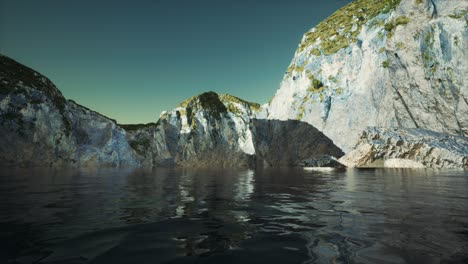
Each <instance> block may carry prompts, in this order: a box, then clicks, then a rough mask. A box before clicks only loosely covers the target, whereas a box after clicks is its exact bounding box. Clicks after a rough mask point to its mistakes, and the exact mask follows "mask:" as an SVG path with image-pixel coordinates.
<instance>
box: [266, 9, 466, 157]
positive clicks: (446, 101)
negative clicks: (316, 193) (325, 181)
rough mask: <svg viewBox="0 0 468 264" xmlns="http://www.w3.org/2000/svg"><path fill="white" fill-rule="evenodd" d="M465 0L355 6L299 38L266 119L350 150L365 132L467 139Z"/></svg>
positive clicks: (340, 11) (339, 11)
mask: <svg viewBox="0 0 468 264" xmlns="http://www.w3.org/2000/svg"><path fill="white" fill-rule="evenodd" d="M467 11H468V1H442V0H421V1H415V0H401V1H400V0H385V1H380V0H357V1H354V2H352V3H351V4H349V5H347V6H346V7H344V8H342V9H340V10H338V11H337V12H336V13H334V14H333V15H332V16H330V17H329V18H327V19H326V20H324V21H323V22H321V23H320V24H318V25H317V26H316V27H314V28H312V29H311V30H309V31H308V32H306V33H305V35H304V37H303V39H302V41H301V43H300V44H299V47H298V49H297V51H296V53H295V55H294V58H293V59H292V62H291V64H290V66H289V68H288V69H287V71H286V73H285V75H284V78H283V80H282V82H281V85H280V88H279V89H278V91H277V92H276V95H275V96H274V97H273V99H272V100H271V102H270V104H269V106H268V109H267V111H268V118H269V119H280V120H288V119H296V120H301V121H304V122H307V123H309V124H312V125H313V126H314V127H316V128H318V129H319V130H321V131H322V132H323V133H324V134H325V135H326V136H328V137H329V138H330V139H332V140H333V141H334V142H335V144H337V146H338V147H340V148H341V149H343V150H344V151H345V152H349V151H350V150H351V149H352V148H353V147H354V146H355V145H356V143H357V142H358V140H359V136H360V134H361V132H362V131H363V130H364V129H366V128H367V127H368V126H379V127H410V128H423V129H429V130H433V131H436V132H440V133H450V134H455V135H465V136H466V134H467V133H468V103H467V102H468V85H467V79H466V76H468V67H466V61H467V54H466V52H467V50H468V49H467V48H466V47H467V40H468V27H467V24H466V21H467V20H468V14H467Z"/></svg>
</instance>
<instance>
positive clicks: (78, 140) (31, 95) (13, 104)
mask: <svg viewBox="0 0 468 264" xmlns="http://www.w3.org/2000/svg"><path fill="white" fill-rule="evenodd" d="M0 135H1V137H0V165H22V166H59V165H110V166H120V165H137V164H138V161H137V160H136V158H135V155H134V154H133V152H132V149H131V148H130V146H129V145H128V143H127V141H126V138H125V131H124V130H123V129H121V128H120V127H119V126H117V124H116V123H115V121H114V120H111V119H109V118H106V117H104V116H102V115H100V114H98V113H96V112H93V111H91V110H89V109H87V108H85V107H82V106H80V105H78V104H76V103H75V102H73V101H67V100H65V98H64V97H63V96H62V94H61V93H60V91H59V90H58V89H57V88H56V87H55V86H54V84H53V83H52V82H51V81H50V80H49V79H47V78H46V77H44V76H42V75H40V74H39V73H37V72H35V71H34V70H32V69H30V68H28V67H26V66H23V65H21V64H19V63H17V62H15V61H14V60H12V59H10V58H7V57H5V56H1V55H0Z"/></svg>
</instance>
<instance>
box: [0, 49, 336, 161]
mask: <svg viewBox="0 0 468 264" xmlns="http://www.w3.org/2000/svg"><path fill="white" fill-rule="evenodd" d="M260 110H261V107H260V105H258V104H255V103H250V102H246V101H244V100H241V99H239V98H237V97H234V96H231V95H227V94H220V95H218V94H216V93H214V92H207V93H203V94H200V95H198V96H194V97H192V98H189V99H187V100H185V101H184V102H182V103H180V104H179V105H178V106H177V107H176V108H175V109H173V110H171V111H168V112H163V113H162V114H161V116H160V119H159V120H158V121H157V122H156V123H150V124H145V125H119V124H117V123H116V122H115V120H112V119H110V118H107V117H105V116H103V115H101V114H99V113H96V112H94V111H92V110H90V109H88V108H86V107H83V106H81V105H79V104H77V103H75V102H74V101H71V100H65V98H64V97H63V96H62V94H61V93H60V91H59V90H58V89H57V88H56V87H55V86H54V85H53V84H52V82H50V80H48V79H47V78H46V77H44V76H42V75H41V74H39V73H38V72H35V71H34V70H32V69H30V68H27V67H25V66H23V65H21V64H19V63H17V62H16V61H14V60H12V59H10V58H7V57H5V56H0V133H1V135H2V137H1V138H0V165H20V166H61V165H77V166H93V165H108V166H146V167H151V166H174V165H176V166H191V167H193V166H195V167H208V166H219V167H254V166H256V165H257V163H259V164H261V165H262V166H263V165H265V164H267V165H268V166H292V165H296V164H298V162H299V160H296V159H307V158H311V157H314V156H317V155H323V154H327V155H332V156H336V157H341V156H342V155H343V153H342V152H341V150H340V149H339V148H338V147H336V146H335V145H334V144H333V142H332V141H331V140H329V139H328V138H327V137H325V136H324V135H323V134H322V133H321V132H319V131H318V130H317V129H315V128H313V127H312V126H311V125H309V124H306V123H302V122H297V121H284V122H281V121H265V122H260V121H256V120H255V118H254V117H255V116H256V114H257V113H260ZM271 139H274V140H273V141H272V140H271ZM306 139H307V140H308V143H307V144H303V141H304V140H306ZM294 146H301V149H300V151H298V150H296V149H295V148H294ZM257 148H258V149H259V150H260V151H258V152H257ZM274 151H278V153H276V154H273V153H269V152H274ZM260 161H261V162H260Z"/></svg>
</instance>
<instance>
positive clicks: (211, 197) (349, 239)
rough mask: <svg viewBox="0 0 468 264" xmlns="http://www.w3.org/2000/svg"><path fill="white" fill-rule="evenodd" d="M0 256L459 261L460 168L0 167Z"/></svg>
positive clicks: (467, 186) (465, 234) (8, 259)
mask: <svg viewBox="0 0 468 264" xmlns="http://www.w3.org/2000/svg"><path fill="white" fill-rule="evenodd" d="M0 212H1V214H0V263H113V264H114V263H116V264H118V263H468V172H464V171H434V170H388V169H387V170H348V171H342V172H306V171H303V170H300V169H284V170H281V169H280V170H278V169H276V170H259V171H252V170H244V171H232V170H183V169H158V170H154V171H131V170H117V169H99V170H91V169H88V170H84V169H82V170H46V169H44V170H38V169H35V170H24V169H23V170H20V169H2V170H1V172H0Z"/></svg>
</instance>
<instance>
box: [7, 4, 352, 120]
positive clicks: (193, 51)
mask: <svg viewBox="0 0 468 264" xmlns="http://www.w3.org/2000/svg"><path fill="white" fill-rule="evenodd" d="M349 2H351V1H350V0H307V1H306V0H288V1H286V0H281V1H277V0H196V1H195V0H153V1H149V0H139V1H130V0H129V1H96V0H95V1H90V0H80V1H74V0H70V1H64V0H40V1H39V0H29V1H26V0H0V53H2V54H4V55H7V56H9V57H11V58H13V59H15V60H17V61H19V62H21V63H23V64H25V65H27V66H29V67H31V68H33V69H35V70H37V71H39V72H40V73H42V74H44V75H46V76H47V77H49V78H50V79H51V80H52V81H53V82H54V83H55V84H56V85H57V87H58V88H59V89H60V90H61V91H62V93H63V94H64V95H65V97H66V98H68V99H73V100H75V101H77V102H78V103H80V104H82V105H84V106H87V107H89V108H91V109H93V110H96V111H98V112H100V113H102V114H104V115H107V116H109V117H111V118H114V119H117V121H118V122H119V123H146V122H154V121H156V120H157V119H158V117H159V113H160V112H161V111H163V110H169V109H172V108H174V106H175V105H176V104H177V103H179V102H180V101H183V100H184V99H185V98H187V97H190V96H193V95H195V94H198V93H201V92H204V91H215V92H219V93H230V94H233V95H235V96H238V97H241V98H243V99H245V100H249V101H255V102H259V103H264V102H267V101H268V100H269V99H270V98H271V97H272V96H273V95H274V93H275V91H276V89H277V88H278V86H279V83H280V81H281V79H282V77H283V74H284V71H285V69H286V68H287V66H288V64H289V62H290V60H291V59H292V56H293V54H294V51H295V49H296V47H297V45H298V43H299V41H300V39H301V37H302V34H303V33H304V32H305V31H307V30H308V29H310V28H311V27H313V26H315V25H316V24H317V23H318V22H320V21H321V20H322V19H324V18H325V17H327V16H328V15H330V14H331V13H333V12H334V11H335V10H337V9H338V8H340V7H342V6H344V5H346V4H347V3H349Z"/></svg>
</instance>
